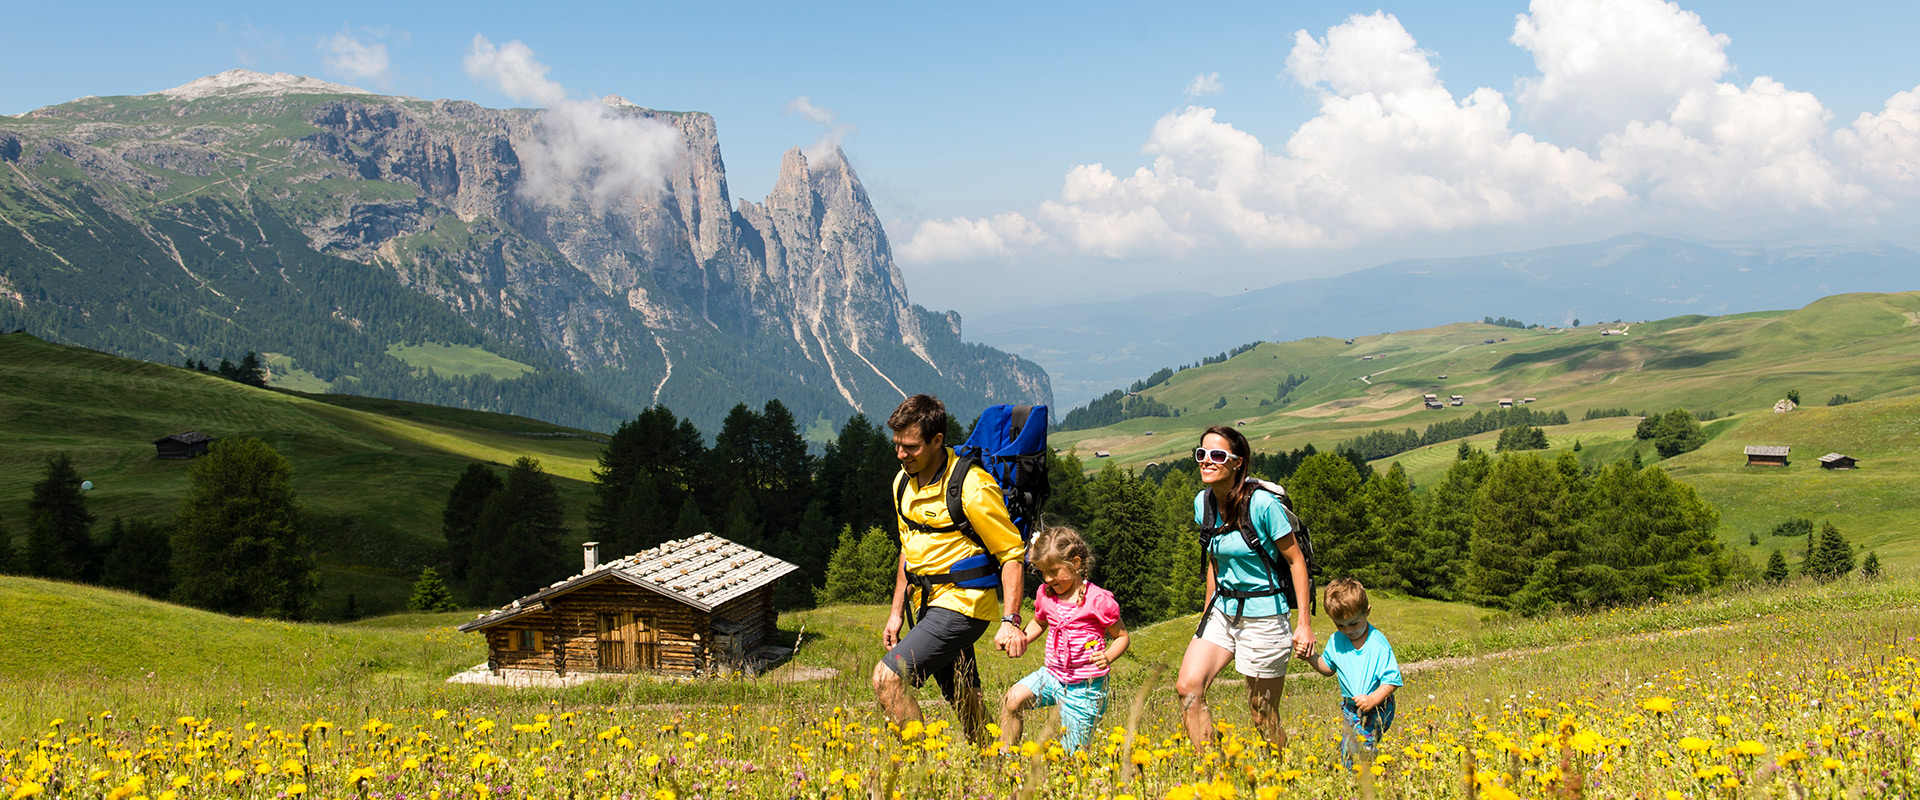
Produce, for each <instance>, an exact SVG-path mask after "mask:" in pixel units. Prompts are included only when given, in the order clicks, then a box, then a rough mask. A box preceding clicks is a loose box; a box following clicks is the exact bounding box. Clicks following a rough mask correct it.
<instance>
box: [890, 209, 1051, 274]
mask: <svg viewBox="0 0 1920 800" xmlns="http://www.w3.org/2000/svg"><path fill="white" fill-rule="evenodd" d="M1044 238H1046V234H1045V233H1044V232H1042V231H1041V230H1040V226H1038V225H1035V224H1033V222H1032V221H1031V220H1028V219H1027V218H1026V216H1025V215H1022V214H1020V213H1018V212H1007V213H1004V214H996V215H994V216H993V218H991V219H967V218H966V217H954V218H952V219H930V220H926V221H924V222H921V223H920V224H919V226H917V227H916V228H914V231H913V238H911V239H908V240H907V242H906V244H903V245H901V246H900V252H899V255H900V257H901V258H902V259H905V260H907V261H911V262H914V263H920V264H938V263H943V262H949V261H987V260H1005V259H1008V258H1010V257H1011V255H1012V253H1013V250H1014V248H1017V247H1027V246H1031V245H1034V244H1038V243H1039V242H1040V241H1041V240H1043V239H1044Z"/></svg>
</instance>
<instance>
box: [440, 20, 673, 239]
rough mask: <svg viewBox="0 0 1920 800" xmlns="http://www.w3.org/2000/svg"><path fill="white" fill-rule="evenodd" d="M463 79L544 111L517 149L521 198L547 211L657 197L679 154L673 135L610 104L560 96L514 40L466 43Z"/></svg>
mask: <svg viewBox="0 0 1920 800" xmlns="http://www.w3.org/2000/svg"><path fill="white" fill-rule="evenodd" d="M464 65H465V67H466V71H467V74H468V75H469V76H471V77H472V78H473V79H474V80H477V81H481V82H483V83H486V84H487V85H488V86H490V87H492V88H493V89H495V90H497V91H499V92H501V93H502V94H505V95H507V96H508V97H511V98H513V100H514V101H515V102H522V103H533V104H535V105H540V106H544V107H545V110H544V111H542V112H541V114H540V120H539V124H538V125H537V126H535V128H534V130H533V135H532V138H530V139H529V140H527V141H524V142H516V143H515V144H516V149H517V150H518V152H519V156H520V164H521V167H522V168H523V172H522V173H521V175H522V177H521V185H520V191H521V192H522V193H524V194H526V195H527V196H530V197H534V198H537V199H539V200H542V201H545V202H547V203H551V204H554V205H565V204H568V203H571V202H573V201H575V200H585V201H586V202H588V203H590V204H592V205H593V206H594V207H596V208H598V207H601V206H605V205H606V204H608V203H610V202H612V201H616V200H620V199H622V198H627V197H633V196H637V195H640V194H642V193H651V192H657V191H660V189H661V188H662V186H663V184H664V181H665V178H666V172H667V169H668V167H669V166H671V165H672V164H673V162H674V160H675V159H677V158H679V157H680V154H681V151H682V150H683V148H684V143H683V141H682V139H681V136H680V133H679V131H677V130H675V129H674V128H672V127H670V126H668V125H666V124H665V123H661V122H657V121H654V120H652V119H647V118H644V117H637V116H629V115H627V114H625V113H623V112H622V111H621V110H619V108H617V107H616V105H611V104H608V103H599V102H593V101H589V100H576V99H572V98H569V97H568V96H567V91H566V89H565V87H563V86H561V85H560V84H559V83H557V82H555V81H553V80H551V79H549V78H547V72H548V69H549V68H548V66H547V65H546V64H543V63H541V62H540V61H539V60H538V59H536V58H535V57H534V54H533V49H532V48H530V47H527V46H526V45H525V44H522V43H521V42H519V41H512V42H508V43H506V44H504V45H498V46H496V45H494V43H493V42H491V41H488V40H487V38H486V37H484V36H475V37H473V44H472V46H471V47H470V48H468V51H467V55H466V59H465V61H464Z"/></svg>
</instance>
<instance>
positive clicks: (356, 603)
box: [340, 592, 361, 622]
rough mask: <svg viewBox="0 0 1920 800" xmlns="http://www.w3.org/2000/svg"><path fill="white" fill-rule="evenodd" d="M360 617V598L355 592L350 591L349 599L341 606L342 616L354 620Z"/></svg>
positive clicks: (344, 618)
mask: <svg viewBox="0 0 1920 800" xmlns="http://www.w3.org/2000/svg"><path fill="white" fill-rule="evenodd" d="M360 617H361V611H360V598H358V597H355V596H354V594H353V592H348V593H347V601H346V602H345V603H344V604H342V605H341V606H340V618H341V619H343V620H346V621H347V622H352V621H354V620H356V619H359V618H360Z"/></svg>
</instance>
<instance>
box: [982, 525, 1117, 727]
mask: <svg viewBox="0 0 1920 800" xmlns="http://www.w3.org/2000/svg"><path fill="white" fill-rule="evenodd" d="M1028 552H1029V553H1031V554H1032V559H1033V566H1034V568H1035V569H1037V570H1039V571H1040V577H1041V578H1042V580H1043V581H1044V583H1042V585H1041V586H1040V589H1039V591H1037V592H1035V593H1034V598H1033V621H1032V622H1029V623H1027V627H1026V636H1027V644H1032V643H1033V642H1034V640H1036V639H1039V638H1040V635H1041V634H1042V633H1043V632H1044V633H1045V634H1046V635H1047V663H1046V666H1044V667H1041V668H1040V669H1037V670H1034V671H1033V674H1031V675H1028V676H1027V677H1025V678H1022V679H1021V680H1020V682H1019V683H1017V684H1014V686H1013V688H1012V689H1008V690H1007V702H1006V706H1005V707H1004V708H1003V709H1001V711H1000V741H1001V742H1002V743H1004V744H1012V743H1014V742H1016V741H1018V740H1019V739H1020V727H1021V718H1022V717H1023V716H1024V715H1025V714H1026V712H1027V709H1029V708H1034V707H1036V706H1039V707H1043V708H1044V707H1046V706H1050V705H1054V704H1055V703H1058V704H1059V705H1060V725H1061V727H1062V728H1065V734H1064V735H1063V736H1062V737H1061V740H1060V744H1061V746H1062V747H1065V748H1066V750H1067V752H1069V753H1072V752H1074V751H1076V750H1079V749H1080V748H1081V747H1084V746H1086V744H1087V739H1088V737H1089V736H1090V735H1091V734H1092V732H1093V729H1094V726H1095V725H1096V724H1098V723H1099V721H1100V715H1101V714H1103V713H1106V710H1107V670H1108V669H1109V668H1110V667H1112V665H1113V661H1114V659H1117V658H1119V657H1120V654H1122V653H1125V652H1126V651H1127V628H1126V626H1125V625H1122V624H1120V604H1119V603H1117V602H1115V601H1114V599H1113V593H1112V592H1109V591H1107V590H1105V589H1102V588H1100V587H1098V586H1095V585H1093V584H1092V583H1088V582H1087V572H1088V570H1090V569H1092V568H1093V554H1092V553H1091V552H1089V551H1088V550H1087V541H1086V540H1085V539H1082V538H1080V533H1079V532H1078V531H1075V530H1073V529H1072V528H1064V527H1052V528H1046V529H1043V530H1041V531H1040V532H1039V533H1036V534H1034V536H1033V542H1032V544H1030V545H1028Z"/></svg>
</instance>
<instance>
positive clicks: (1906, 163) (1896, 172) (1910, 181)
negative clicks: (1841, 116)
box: [1833, 86, 1920, 193]
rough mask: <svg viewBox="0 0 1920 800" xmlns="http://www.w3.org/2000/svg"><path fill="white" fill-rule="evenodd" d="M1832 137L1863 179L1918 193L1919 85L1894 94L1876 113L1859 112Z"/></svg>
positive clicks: (1898, 190) (1896, 190) (1919, 143)
mask: <svg viewBox="0 0 1920 800" xmlns="http://www.w3.org/2000/svg"><path fill="white" fill-rule="evenodd" d="M1833 138H1834V143H1835V144H1837V145H1838V146H1839V149H1840V152H1842V153H1844V154H1845V155H1846V157H1847V159H1848V161H1849V163H1850V165H1851V166H1852V167H1853V168H1854V169H1855V170H1857V171H1858V172H1859V173H1860V175H1861V176H1862V177H1863V179H1864V180H1866V181H1867V182H1870V183H1878V184H1880V185H1881V186H1883V187H1884V188H1886V189H1888V190H1890V191H1895V192H1900V193H1920V86H1916V87H1914V88H1913V89H1911V90H1909V91H1905V92H1900V93H1898V94H1895V95H1894V96H1893V97H1891V98H1889V99H1888V100H1887V103H1886V106H1885V107H1883V108H1882V109H1881V111H1880V113H1878V114H1867V113H1862V114H1861V115H1860V116H1859V117H1858V118H1857V119H1855V120H1854V121H1853V126H1852V127H1850V128H1843V129H1841V130H1839V131H1836V132H1835V133H1834V135H1833Z"/></svg>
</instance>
